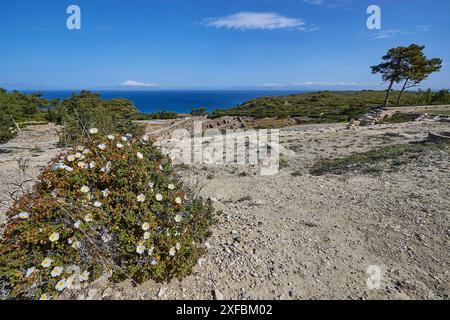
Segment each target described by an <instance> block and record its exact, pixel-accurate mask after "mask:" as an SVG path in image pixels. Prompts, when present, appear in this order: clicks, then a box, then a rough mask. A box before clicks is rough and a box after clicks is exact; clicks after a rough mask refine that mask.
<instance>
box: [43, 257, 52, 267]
mask: <svg viewBox="0 0 450 320" xmlns="http://www.w3.org/2000/svg"><path fill="white" fill-rule="evenodd" d="M52 262H53V260H52V259H50V258H45V259H44V260H43V261H42V263H41V266H42V267H44V268H48V267H50V266H51V264H52Z"/></svg>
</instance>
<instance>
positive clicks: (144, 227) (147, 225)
mask: <svg viewBox="0 0 450 320" xmlns="http://www.w3.org/2000/svg"><path fill="white" fill-rule="evenodd" d="M148 229H150V224H149V223H148V222H144V223H143V224H142V230H144V231H147V230H148Z"/></svg>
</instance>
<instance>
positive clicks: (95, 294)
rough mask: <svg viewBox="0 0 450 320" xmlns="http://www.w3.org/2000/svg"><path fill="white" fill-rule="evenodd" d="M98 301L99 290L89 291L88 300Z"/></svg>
mask: <svg viewBox="0 0 450 320" xmlns="http://www.w3.org/2000/svg"><path fill="white" fill-rule="evenodd" d="M97 299H98V290H97V289H89V291H88V296H87V300H97Z"/></svg>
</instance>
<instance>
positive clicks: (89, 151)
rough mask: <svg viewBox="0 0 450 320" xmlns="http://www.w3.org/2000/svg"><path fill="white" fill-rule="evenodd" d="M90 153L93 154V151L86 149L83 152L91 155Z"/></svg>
mask: <svg viewBox="0 0 450 320" xmlns="http://www.w3.org/2000/svg"><path fill="white" fill-rule="evenodd" d="M89 153H91V150H90V149H84V150H83V154H89Z"/></svg>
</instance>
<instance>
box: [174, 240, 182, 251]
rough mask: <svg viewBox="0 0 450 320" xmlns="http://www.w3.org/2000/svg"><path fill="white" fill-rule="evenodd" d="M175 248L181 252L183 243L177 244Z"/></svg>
mask: <svg viewBox="0 0 450 320" xmlns="http://www.w3.org/2000/svg"><path fill="white" fill-rule="evenodd" d="M175 248H176V249H177V250H180V249H181V243H179V242H177V244H176V245H175Z"/></svg>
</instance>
